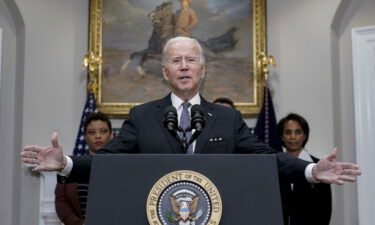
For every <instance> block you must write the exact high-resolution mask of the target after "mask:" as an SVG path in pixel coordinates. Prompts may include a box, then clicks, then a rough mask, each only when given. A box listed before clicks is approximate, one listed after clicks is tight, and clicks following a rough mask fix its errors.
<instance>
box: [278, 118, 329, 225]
mask: <svg viewBox="0 0 375 225" xmlns="http://www.w3.org/2000/svg"><path fill="white" fill-rule="evenodd" d="M309 132H310V128H309V124H308V123H307V121H306V120H305V118H303V117H302V116H300V115H298V114H295V113H291V114H289V115H288V116H286V117H284V118H283V119H281V120H280V122H279V123H278V125H277V134H278V136H279V138H280V140H281V143H282V145H283V147H284V148H285V150H286V152H287V153H288V154H290V155H292V156H294V157H298V158H300V159H303V160H306V161H309V162H314V163H316V162H318V161H319V159H318V158H316V157H314V156H313V155H311V154H309V153H308V151H307V150H306V149H305V145H306V143H307V140H308V139H309ZM280 187H281V192H282V202H283V213H284V223H285V224H288V225H309V224H311V225H313V224H314V225H316V224H319V225H328V224H329V221H330V219H331V211H332V203H331V187H330V185H329V184H324V183H318V184H311V183H309V182H307V181H306V182H299V183H288V182H286V181H283V180H281V181H280Z"/></svg>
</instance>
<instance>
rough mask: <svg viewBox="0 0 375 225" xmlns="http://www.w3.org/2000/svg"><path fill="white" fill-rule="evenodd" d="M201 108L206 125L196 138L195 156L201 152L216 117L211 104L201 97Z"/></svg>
mask: <svg viewBox="0 0 375 225" xmlns="http://www.w3.org/2000/svg"><path fill="white" fill-rule="evenodd" d="M201 106H202V109H203V113H204V118H205V120H206V125H205V127H204V128H203V131H202V133H201V134H200V135H199V136H198V138H197V141H196V144H195V150H194V153H195V154H199V153H201V152H202V151H203V149H204V147H205V145H206V143H207V140H208V138H209V135H210V133H211V130H212V128H213V127H214V124H215V121H216V117H215V113H214V107H213V104H212V103H209V102H207V101H206V100H205V99H204V98H203V97H202V96H201Z"/></svg>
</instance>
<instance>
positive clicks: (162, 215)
mask: <svg viewBox="0 0 375 225" xmlns="http://www.w3.org/2000/svg"><path fill="white" fill-rule="evenodd" d="M222 208H223V207H222V202H221V198H220V194H219V191H218V190H217V188H216V187H215V185H214V184H213V183H212V182H211V181H210V180H209V179H208V178H207V177H205V176H203V175H202V174H200V173H197V172H194V171H189V170H179V171H174V172H172V173H169V174H167V175H165V176H163V177H162V178H161V179H159V180H158V181H157V182H156V183H155V185H154V186H153V187H152V189H151V191H150V193H149V195H148V198H147V204H146V211H147V218H148V221H149V223H150V225H206V224H207V225H208V224H209V225H218V224H219V222H220V218H221V213H222Z"/></svg>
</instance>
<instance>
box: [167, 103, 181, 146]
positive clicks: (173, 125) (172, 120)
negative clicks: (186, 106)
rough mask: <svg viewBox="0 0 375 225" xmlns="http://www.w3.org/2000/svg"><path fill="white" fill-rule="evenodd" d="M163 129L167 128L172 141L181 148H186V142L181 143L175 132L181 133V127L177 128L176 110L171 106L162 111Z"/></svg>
mask: <svg viewBox="0 0 375 225" xmlns="http://www.w3.org/2000/svg"><path fill="white" fill-rule="evenodd" d="M163 124H164V127H165V128H167V130H168V131H169V133H170V134H171V135H172V137H173V138H174V139H176V140H177V142H178V143H179V144H180V145H181V146H182V148H183V149H185V148H184V146H186V141H185V142H183V141H182V140H181V137H180V136H179V135H178V134H177V131H183V130H182V128H181V127H179V126H178V119H177V110H176V108H175V107H173V106H168V107H167V108H166V109H165V110H164V119H163Z"/></svg>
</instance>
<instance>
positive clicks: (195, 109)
mask: <svg viewBox="0 0 375 225" xmlns="http://www.w3.org/2000/svg"><path fill="white" fill-rule="evenodd" d="M196 113H199V114H201V115H203V109H202V106H200V105H198V104H195V105H193V106H192V107H191V110H190V114H191V117H193V115H195V114H196Z"/></svg>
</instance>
